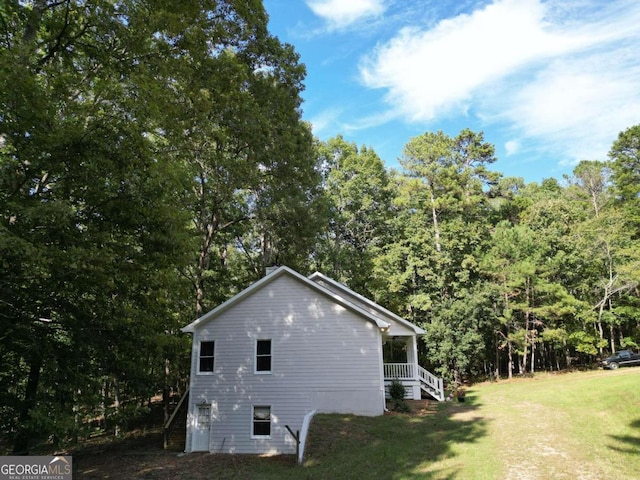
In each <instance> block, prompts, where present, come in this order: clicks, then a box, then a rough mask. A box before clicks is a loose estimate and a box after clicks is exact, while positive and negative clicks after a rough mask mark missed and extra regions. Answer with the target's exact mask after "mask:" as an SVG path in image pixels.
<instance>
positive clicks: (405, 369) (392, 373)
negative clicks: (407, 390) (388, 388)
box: [384, 363, 417, 380]
mask: <svg viewBox="0 0 640 480" xmlns="http://www.w3.org/2000/svg"><path fill="white" fill-rule="evenodd" d="M384 378H385V379H387V380H393V379H394V378H397V379H405V380H406V379H409V378H410V379H417V377H416V375H415V371H414V365H413V364H411V363H385V364H384Z"/></svg>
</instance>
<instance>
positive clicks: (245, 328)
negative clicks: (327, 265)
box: [187, 275, 384, 453]
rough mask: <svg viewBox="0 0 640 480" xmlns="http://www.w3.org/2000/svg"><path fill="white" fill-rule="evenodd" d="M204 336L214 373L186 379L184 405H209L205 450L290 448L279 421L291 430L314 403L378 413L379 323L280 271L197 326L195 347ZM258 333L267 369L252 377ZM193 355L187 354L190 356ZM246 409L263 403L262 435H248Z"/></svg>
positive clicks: (322, 409) (328, 409) (323, 409)
mask: <svg viewBox="0 0 640 480" xmlns="http://www.w3.org/2000/svg"><path fill="white" fill-rule="evenodd" d="M211 338H215V339H216V345H215V365H216V366H215V374H214V375H212V376H199V375H197V376H192V379H191V390H190V402H191V403H192V405H195V404H198V403H200V402H213V404H214V409H215V412H216V413H215V414H214V415H213V417H212V424H211V432H212V433H211V450H212V451H215V452H220V453H225V452H227V453H295V451H296V442H295V440H294V439H293V438H292V437H291V435H290V434H289V432H288V431H287V429H286V427H285V426H286V425H288V426H289V427H290V428H291V430H293V431H296V430H299V429H300V428H301V427H302V421H303V418H304V416H305V415H306V414H307V413H309V412H310V411H312V410H316V409H317V410H318V412H319V413H356V414H360V415H381V414H382V413H383V408H384V386H383V384H382V365H381V358H382V350H381V349H382V340H381V333H380V330H379V329H378V328H377V327H376V326H375V324H374V323H373V322H371V321H368V320H367V319H365V318H363V316H362V315H359V314H356V313H354V312H352V311H351V310H347V309H346V308H344V307H342V306H340V305H338V304H337V303H336V302H335V301H334V300H333V299H332V298H331V297H329V296H326V295H323V294H322V293H320V292H318V291H316V290H315V289H314V288H311V287H310V286H308V285H305V284H303V283H302V282H300V281H298V280H296V279H294V278H292V277H290V276H288V275H283V276H281V277H278V278H276V279H274V280H273V281H272V282H270V283H268V284H266V285H264V286H263V287H262V288H259V289H257V290H255V291H254V292H252V293H251V295H249V296H247V297H245V298H243V300H242V301H241V302H239V303H237V304H235V305H233V306H232V307H230V308H229V309H227V310H225V311H224V312H223V313H222V314H220V316H218V317H217V318H214V319H212V320H211V321H208V322H206V323H204V324H202V325H200V326H199V327H198V328H197V329H196V331H195V333H194V345H198V343H197V342H199V341H200V339H211ZM265 339H270V340H271V371H272V372H273V374H272V375H255V361H256V354H257V341H258V340H265ZM197 360H198V358H197V356H196V355H193V356H192V362H196V361H197ZM196 368H197V365H196V364H195V363H192V371H197V370H196ZM254 406H270V408H271V429H270V433H271V438H270V439H264V438H252V437H253V435H251V433H252V430H251V429H250V428H249V423H248V420H249V419H252V418H253V407H254ZM187 450H189V444H187Z"/></svg>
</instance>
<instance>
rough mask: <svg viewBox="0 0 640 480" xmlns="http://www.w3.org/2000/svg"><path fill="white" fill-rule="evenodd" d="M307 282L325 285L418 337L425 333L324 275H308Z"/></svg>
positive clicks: (318, 273)
mask: <svg viewBox="0 0 640 480" xmlns="http://www.w3.org/2000/svg"><path fill="white" fill-rule="evenodd" d="M309 280H312V281H314V282H324V283H327V284H328V285H329V288H330V289H331V290H332V291H334V289H335V290H338V291H339V292H341V293H342V294H343V295H345V296H346V297H347V298H348V299H349V301H351V302H353V303H356V304H358V303H360V304H362V305H363V307H364V308H365V309H367V310H373V311H375V312H376V314H378V315H382V316H383V317H387V318H391V319H392V320H393V321H395V322H397V323H399V324H401V325H404V326H405V327H407V328H409V329H410V330H413V332H414V333H416V334H418V335H421V334H423V333H425V331H424V330H423V329H422V328H420V327H418V326H417V325H415V324H413V323H411V322H410V321H409V320H405V319H404V318H402V317H400V316H399V315H396V314H395V313H393V312H391V311H389V310H387V309H386V308H384V307H383V306H382V305H380V304H378V303H376V302H374V301H373V300H369V299H368V298H367V297H363V296H362V295H360V294H359V293H356V292H354V291H353V290H351V289H350V288H348V287H347V286H346V285H344V284H342V283H340V282H336V281H335V280H333V279H332V278H329V277H327V276H326V275H323V274H322V273H320V272H316V273H314V274H312V275H310V276H309Z"/></svg>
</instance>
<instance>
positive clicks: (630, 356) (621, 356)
mask: <svg viewBox="0 0 640 480" xmlns="http://www.w3.org/2000/svg"><path fill="white" fill-rule="evenodd" d="M600 365H601V366H602V368H608V369H610V370H615V369H616V368H618V367H631V366H632V365H640V353H633V352H632V351H631V350H620V351H619V352H616V353H614V354H613V355H611V356H610V357H608V358H605V359H604V360H602V361H601V362H600Z"/></svg>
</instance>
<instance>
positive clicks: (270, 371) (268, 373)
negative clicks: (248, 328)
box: [253, 338, 273, 375]
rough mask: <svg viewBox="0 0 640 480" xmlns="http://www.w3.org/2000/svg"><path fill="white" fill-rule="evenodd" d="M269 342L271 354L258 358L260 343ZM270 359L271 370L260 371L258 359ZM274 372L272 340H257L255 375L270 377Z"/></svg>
mask: <svg viewBox="0 0 640 480" xmlns="http://www.w3.org/2000/svg"><path fill="white" fill-rule="evenodd" d="M259 342H269V354H268V355H260V356H258V343H259ZM267 356H268V357H269V370H258V358H264V357H267ZM272 372H273V341H272V340H271V339H270V338H257V339H256V343H255V355H254V364H253V373H255V374H256V375H270V374H271V373H272Z"/></svg>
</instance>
